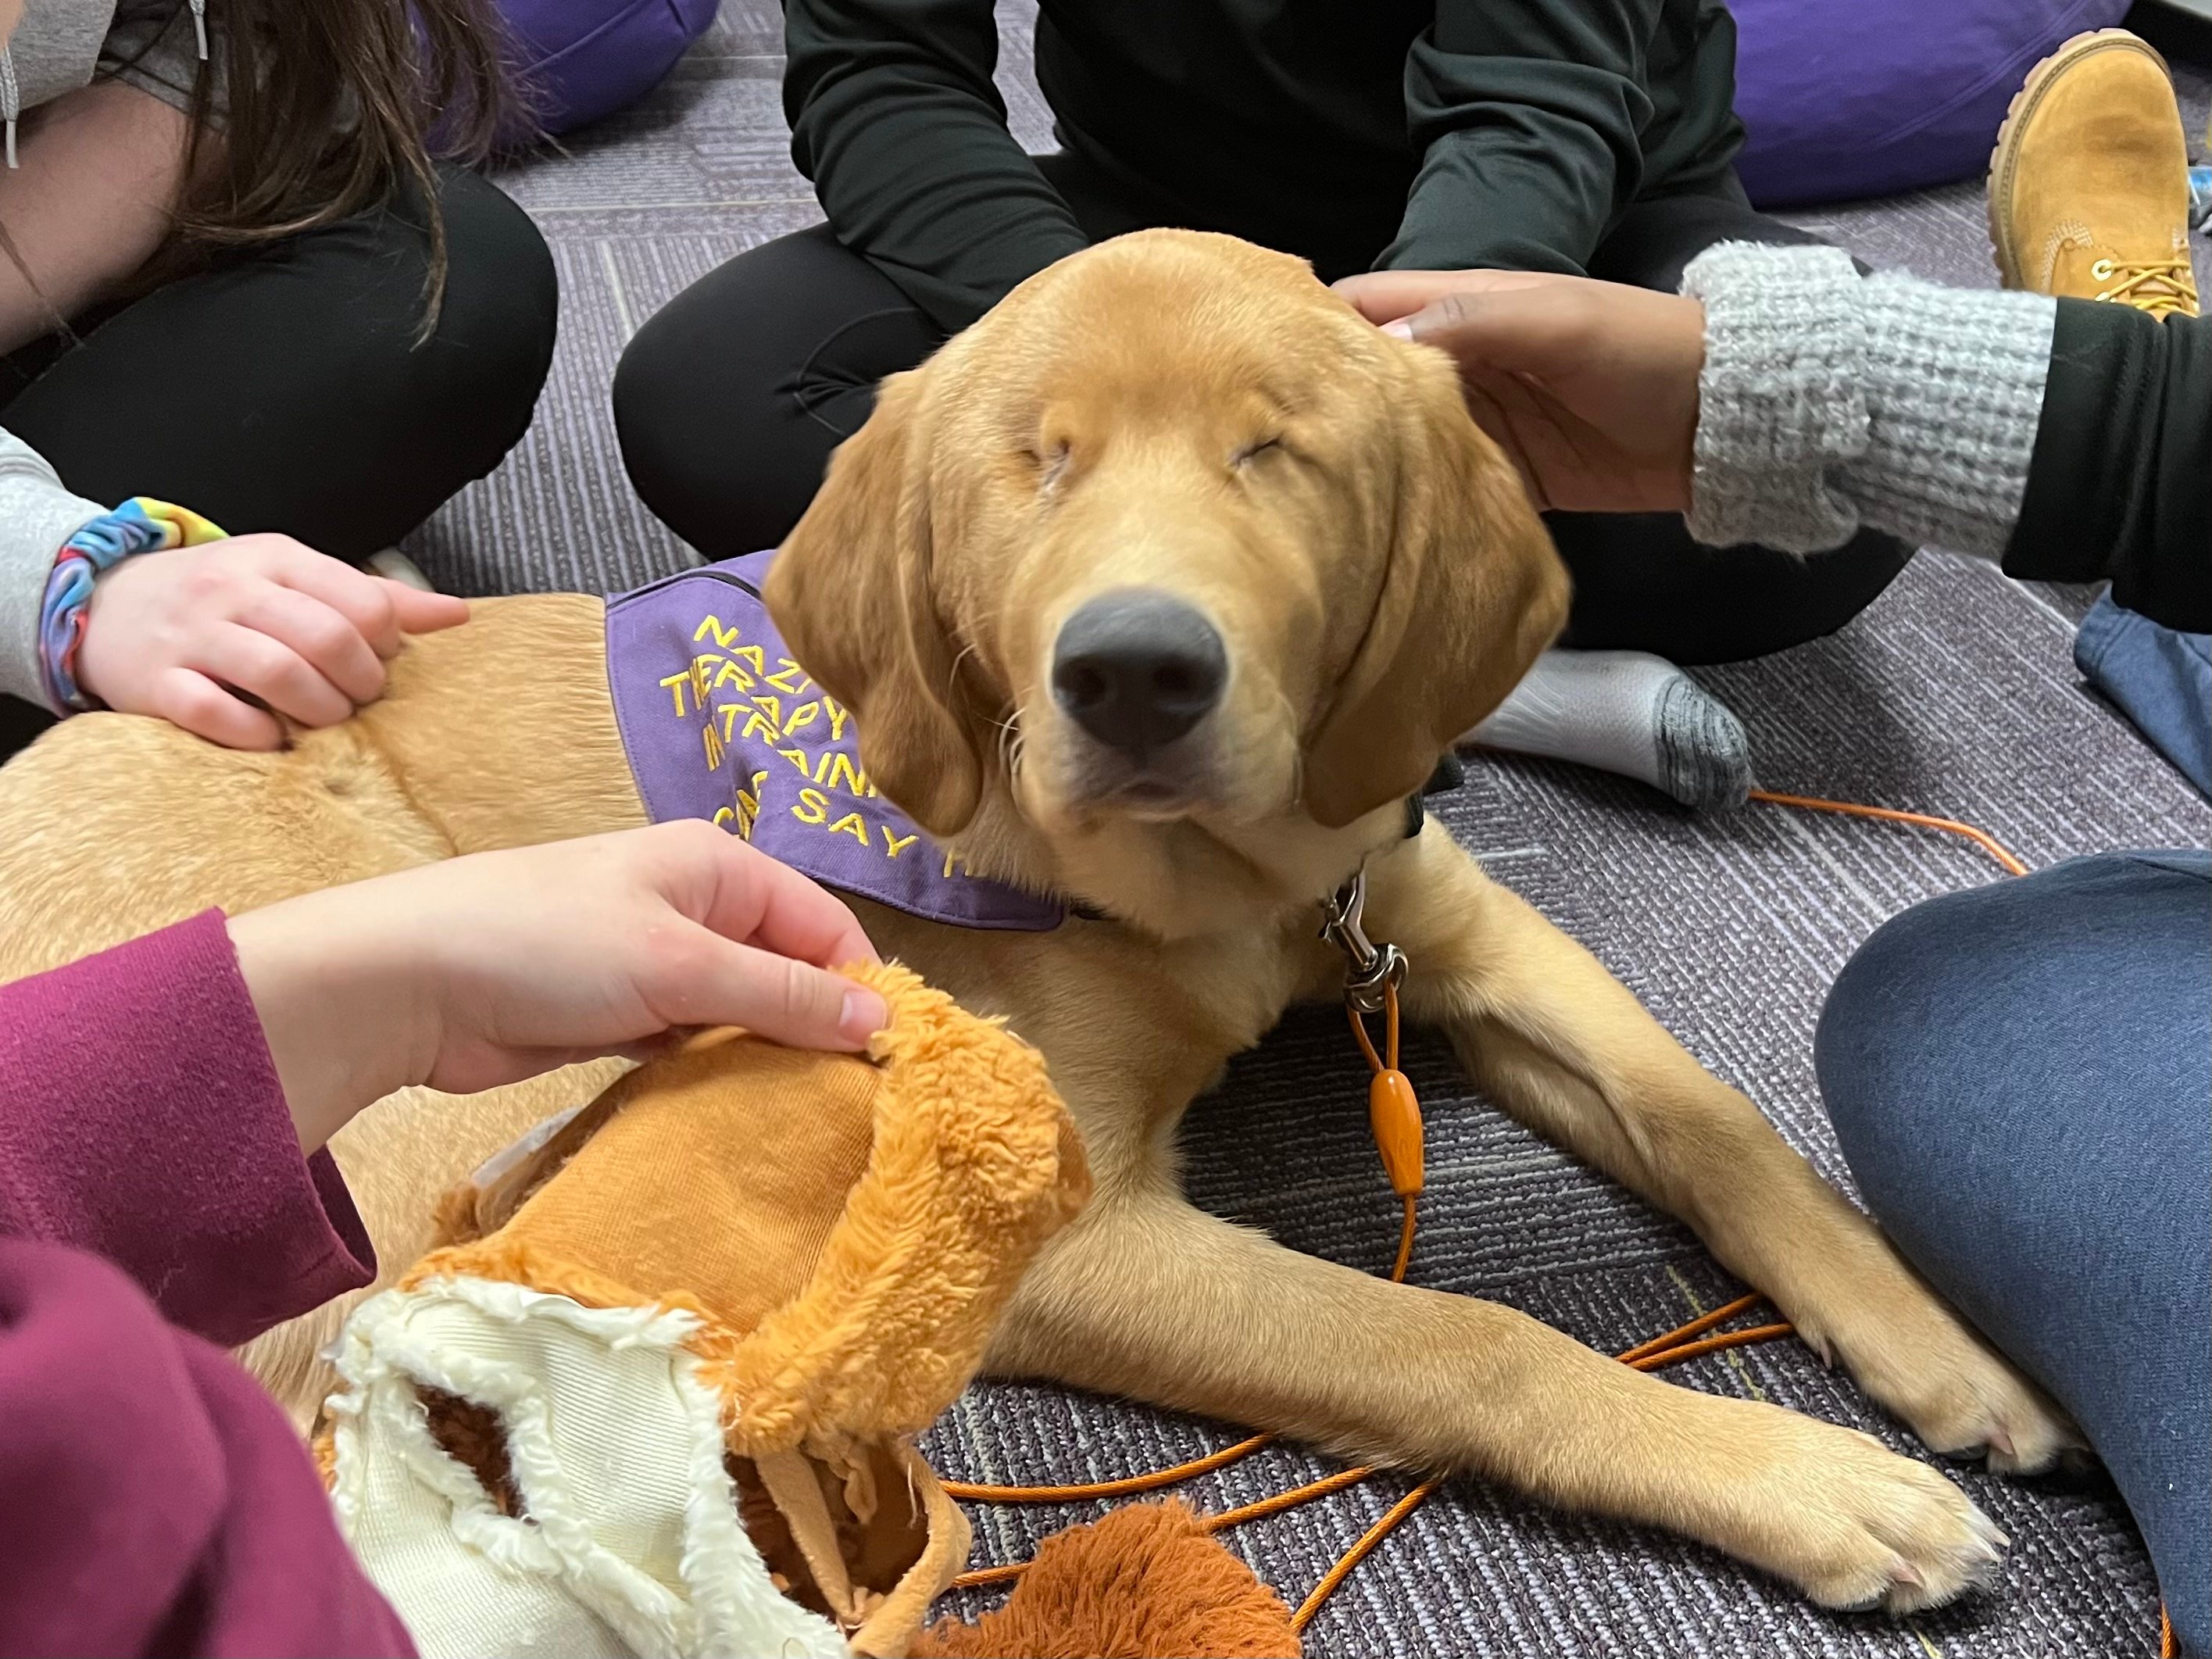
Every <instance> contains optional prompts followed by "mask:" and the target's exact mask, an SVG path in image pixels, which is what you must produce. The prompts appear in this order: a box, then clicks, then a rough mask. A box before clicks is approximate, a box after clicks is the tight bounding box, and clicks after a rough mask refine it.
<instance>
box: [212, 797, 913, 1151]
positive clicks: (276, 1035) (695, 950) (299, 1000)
mask: <svg viewBox="0 0 2212 1659" xmlns="http://www.w3.org/2000/svg"><path fill="white" fill-rule="evenodd" d="M229 928H230V937H231V942H232V944H233V945H234V946H235V948H236V949H237V951H238V963H239V969H240V972H241V973H242V974H243V975H244V976H245V979H246V989H247V991H248V992H249V993H250V994H252V998H253V1006H254V1010H255V1012H257V1013H258V1014H259V1015H260V1018H261V1028H262V1030H263V1032H264V1035H265V1036H266V1037H267V1039H268V1042H269V1052H270V1054H271V1055H272V1056H273V1057H274V1059H275V1060H276V1075H277V1077H278V1079H280V1080H281V1081H282V1082H283V1085H284V1096H285V1098H286V1099H287V1100H288V1101H289V1103H291V1108H292V1119H293V1121H294V1123H295V1125H297V1127H298V1128H299V1131H300V1144H301V1147H302V1148H303V1149H304V1150H306V1151H307V1152H313V1151H314V1150H315V1149H316V1148H317V1147H319V1146H321V1145H322V1144H323V1143H324V1142H325V1140H327V1139H330V1137H331V1135H332V1134H334V1133H337V1130H338V1129H339V1128H340V1127H343V1125H344V1124H345V1123H346V1121H348V1120H349V1119H350V1118H351V1117H352V1116H353V1115H354V1114H356V1112H358V1111H360V1110H361V1109H362V1108H363V1107H365V1106H367V1105H368V1104H369V1103H372V1102H374V1101H376V1100H380V1099H381V1098H382V1097H384V1096H386V1095H387V1094H390V1093H391V1092H392V1091H393V1090H395V1089H401V1088H404V1087H406V1086H407V1085H410V1084H416V1083H421V1084H428V1085H429V1086H431V1087H432V1088H434V1089H443V1090H446V1091H448V1092H450V1093H454V1094H471V1093H474V1092H476V1091H478V1090H480V1089H489V1088H495V1087H496V1086H497V1085H501V1084H503V1083H513V1082H517V1081H519V1080H520V1079H524V1078H527V1077H535V1076H537V1075H538V1073H541V1072H550V1071H551V1070H553V1069H554V1068H555V1067H556V1066H566V1065H568V1064H571V1063H572V1062H574V1061H576V1060H593V1059H597V1058H599V1057H600V1056H602V1055H605V1054H636V1053H641V1052H645V1051H647V1049H649V1048H650V1046H651V1045H652V1044H653V1042H654V1040H655V1039H658V1038H660V1037H662V1036H665V1034H667V1033H668V1032H670V1031H672V1030H678V1029H679V1028H684V1027H690V1026H701V1025H742V1026H744V1027H745V1028H746V1029H747V1030H751V1031H755V1032H757V1033H759V1034H760V1035H761V1036H765V1037H769V1038H772V1039H774V1040H775V1041H776V1042H786V1043H789V1044H791V1045H792V1046H793V1047H794V1048H825V1049H840V1050H851V1049H857V1048H863V1047H865V1046H866V1042H867V1040H868V1038H869V1037H870V1036H872V1034H874V1033H875V1032H876V1031H878V1030H881V1029H882V1027H883V1024H884V1021H885V1019H886V1018H888V1015H887V1014H886V1012H885V1010H884V1003H883V999H882V998H880V997H878V995H877V994H875V993H874V992H872V991H870V990H867V989H865V988H864V987H860V986H857V985H854V983H852V981H849V980H846V979H842V978H840V977H839V976H838V975H836V974H835V973H833V972H831V971H829V970H830V969H834V968H837V967H841V966H844V965H846V964H848V963H864V962H873V961H875V960H876V959H877V957H876V951H875V947H874V946H873V945H870V944H869V943H868V938H867V935H866V933H862V932H861V931H860V922H859V921H857V920H855V919H854V915H853V913H852V912H851V911H850V910H848V909H847V908H845V906H844V904H843V903H842V902H841V901H839V900H838V899H837V898H836V897H835V896H832V895H831V894H829V892H827V891H825V890H823V889H822V888H820V887H817V886H816V885H815V884H813V883H812V882H811V881H809V880H808V879H807V878H805V876H802V875H800V874H799V872H797V871H795V870H793V869H790V868H788V867H787V866H784V865H781V864H779V863H778V862H776V860H774V859H772V858H770V857H769V856H768V855H767V854H765V853H762V852H758V851H757V850H756V849H754V848H752V847H750V845H748V844H747V843H746V842H742V841H740V840H738V838H737V837H736V836H732V835H731V834H729V833H728V832H727V831H726V830H722V829H716V828H715V827H714V826H713V825H712V824H709V823H702V822H700V821H698V820H696V819H694V820H686V821H683V822H678V823H661V824H655V825H654V826H653V828H651V829H632V830H627V831H624V832H623V833H620V834H617V835H610V836H591V837H589V838H587V839H585V840H581V841H568V842H552V843H550V844H549V845H546V846H543V847H528V848H516V849H514V850H512V851H508V852H500V853H479V854H475V855H474V856H472V857H469V858H460V859H452V860H446V861H444V862H442V863H438V864H428V865H422V866H418V867H416V868H415V869H412V870H407V871H403V872H400V873H398V874H397V875H391V876H380V877H377V878H374V879H373V880H369V881H363V882H356V883H355V884H353V885H351V886H349V887H332V888H328V889H325V890H323V891H321V892H317V893H309V894H307V895H304V896H301V897H299V898H295V899H287V900H285V901H284V902H283V903H281V904H272V905H270V906H269V907H268V908H266V909H262V910H252V911H248V912H246V914H245V915H237V916H233V917H231V918H230V920H229Z"/></svg>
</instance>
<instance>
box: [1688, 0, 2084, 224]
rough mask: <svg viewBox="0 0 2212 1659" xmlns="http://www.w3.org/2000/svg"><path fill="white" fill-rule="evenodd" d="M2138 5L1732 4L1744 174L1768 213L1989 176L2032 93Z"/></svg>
mask: <svg viewBox="0 0 2212 1659" xmlns="http://www.w3.org/2000/svg"><path fill="white" fill-rule="evenodd" d="M1729 9H1730V10H1732V11H1733V12H1735V21H1736V30H1737V36H1738V40H1739V45H1738V47H1737V54H1736V70H1735V81H1736V94H1735V106H1736V110H1737V112H1738V113H1739V114H1741V116H1742V117H1743V122H1744V125H1745V127H1746V128H1747V130H1748V131H1749V134H1750V137H1749V139H1748V142H1747V143H1746V144H1745V146H1744V152H1743V160H1742V162H1741V173H1742V174H1743V182H1744V186H1745V188H1746V189H1747V190H1749V191H1750V192H1751V199H1752V200H1753V202H1756V203H1757V204H1759V205H1760V206H1761V207H1789V206H1799V205H1804V204H1810V203H1814V202H1835V201H1843V200H1846V199H1848V198H1850V197H1857V196H1887V195H1890V194H1892V193H1893V192H1895V191H1901V190H1919V189H1923V188H1925V187H1926V186H1928V185H1943V184H1949V183H1950V182H1952V181H1953V180H1954V179H1971V178H1973V177H1975V176H1977V175H1978V174H1979V173H1981V171H1982V170H1983V168H1984V167H1987V166H1988V165H1989V159H1990V147H1991V146H1992V145H1993V144H1995V143H1996V136H1997V127H1998V125H2000V124H2001V123H2002V121H2003V120H2004V114H2005V110H2006V108H2007V107H2008V106H2009V105H2010V104H2011V102H2012V98H2013V94H2015V93H2016V92H2018V91H2019V90H2020V83H2021V82H2022V81H2024V80H2026V79H2027V72H2028V70H2031V69H2033V67H2034V66H2035V64H2036V63H2037V62H2038V61H2039V59H2041V58H2045V57H2046V56H2048V55H2049V54H2050V53H2051V51H2052V50H2053V49H2054V48H2055V47H2057V46H2058V44H2059V43H2060V42H2061V41H2063V40H2067V39H2069V38H2070V37H2071V36H2074V35H2076V34H2079V33H2081V32H2082V31H2083V30H2085V29H2099V28H2108V27H2111V26H2112V25H2113V24H2115V23H2117V22H2118V21H2120V17H2121V15H2122V14H2124V12H2125V11H2126V10H2127V9H2128V0H1731V3H1730V6H1729Z"/></svg>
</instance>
